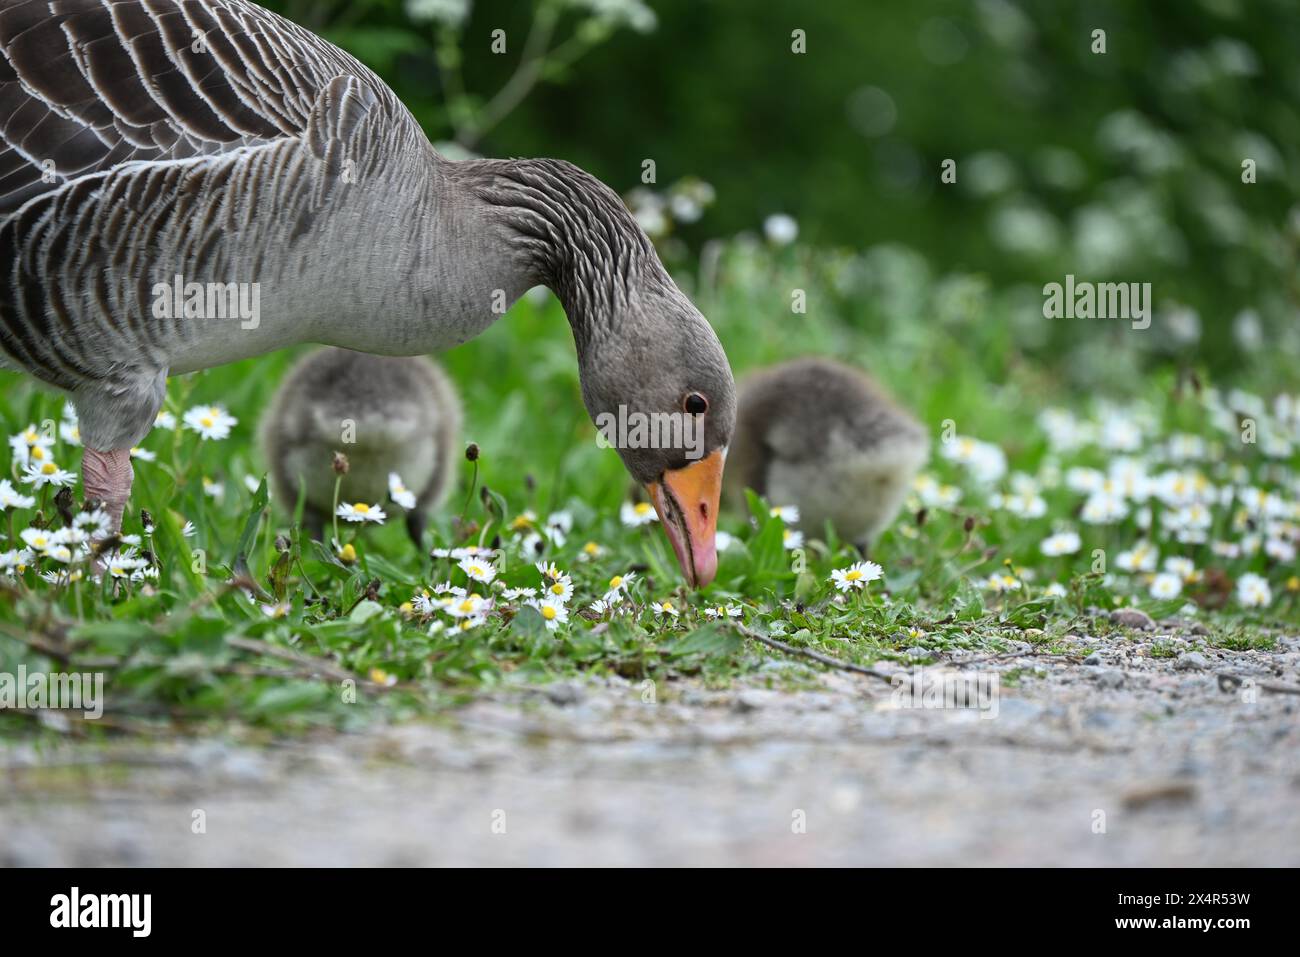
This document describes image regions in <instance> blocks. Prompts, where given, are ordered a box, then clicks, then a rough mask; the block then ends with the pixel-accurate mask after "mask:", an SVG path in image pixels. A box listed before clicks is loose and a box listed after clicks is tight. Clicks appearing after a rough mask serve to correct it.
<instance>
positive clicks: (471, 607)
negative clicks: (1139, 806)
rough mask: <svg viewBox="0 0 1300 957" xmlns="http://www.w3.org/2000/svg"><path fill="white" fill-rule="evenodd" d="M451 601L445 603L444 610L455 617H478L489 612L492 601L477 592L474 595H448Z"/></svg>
mask: <svg viewBox="0 0 1300 957" xmlns="http://www.w3.org/2000/svg"><path fill="white" fill-rule="evenodd" d="M447 597H448V598H449V599H450V603H446V602H444V603H443V606H442V607H443V610H444V611H445V612H447V614H449V615H451V616H452V617H453V618H476V617H480V616H483V615H485V614H486V613H487V610H488V608H489V607H491V603H490V602H489V601H488V600H487V599H486V598H484V597H483V596H482V595H480V594H479V593H478V592H475V593H474V594H472V595H462V596H460V597H456V596H450V595H449V596H447Z"/></svg>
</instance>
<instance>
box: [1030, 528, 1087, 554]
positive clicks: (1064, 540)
mask: <svg viewBox="0 0 1300 957" xmlns="http://www.w3.org/2000/svg"><path fill="white" fill-rule="evenodd" d="M1082 544H1083V543H1082V542H1081V541H1080V539H1079V533H1078V532H1057V533H1056V534H1055V535H1049V536H1047V538H1045V539H1043V541H1042V544H1041V545H1039V549H1040V550H1041V551H1042V553H1043V554H1044V555H1051V556H1056V555H1073V554H1074V553H1075V552H1077V551H1078V550H1079V548H1080V547H1081V546H1082Z"/></svg>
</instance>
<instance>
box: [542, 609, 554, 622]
mask: <svg viewBox="0 0 1300 957" xmlns="http://www.w3.org/2000/svg"><path fill="white" fill-rule="evenodd" d="M555 615H556V611H555V609H554V608H552V607H551V606H550V605H543V606H542V617H543V618H545V619H546V620H547V621H554V620H555Z"/></svg>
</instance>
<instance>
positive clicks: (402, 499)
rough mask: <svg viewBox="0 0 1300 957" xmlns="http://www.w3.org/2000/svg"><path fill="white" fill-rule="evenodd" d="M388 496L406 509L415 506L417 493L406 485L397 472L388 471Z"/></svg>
mask: <svg viewBox="0 0 1300 957" xmlns="http://www.w3.org/2000/svg"><path fill="white" fill-rule="evenodd" d="M388 497H389V498H391V499H392V500H393V501H394V502H396V503H397V504H398V505H400V506H401V507H402V508H405V509H412V508H415V493H414V492H412V491H411V490H410V489H409V488H407V487H406V485H405V484H403V482H402V477H401V476H400V475H398V474H397V473H396V472H389V473H388Z"/></svg>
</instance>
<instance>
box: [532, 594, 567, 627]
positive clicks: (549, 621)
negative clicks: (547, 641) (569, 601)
mask: <svg viewBox="0 0 1300 957" xmlns="http://www.w3.org/2000/svg"><path fill="white" fill-rule="evenodd" d="M528 604H529V605H531V606H532V607H533V608H536V609H537V613H538V614H539V615H541V616H542V620H543V621H544V622H546V630H547V631H555V629H557V628H559V627H560V625H562V624H564V623H565V622H566V621H568V620H569V610H568V609H567V608H565V607H564V602H562V601H553V600H551V599H549V598H540V599H535V600H532V601H529V602H528Z"/></svg>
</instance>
